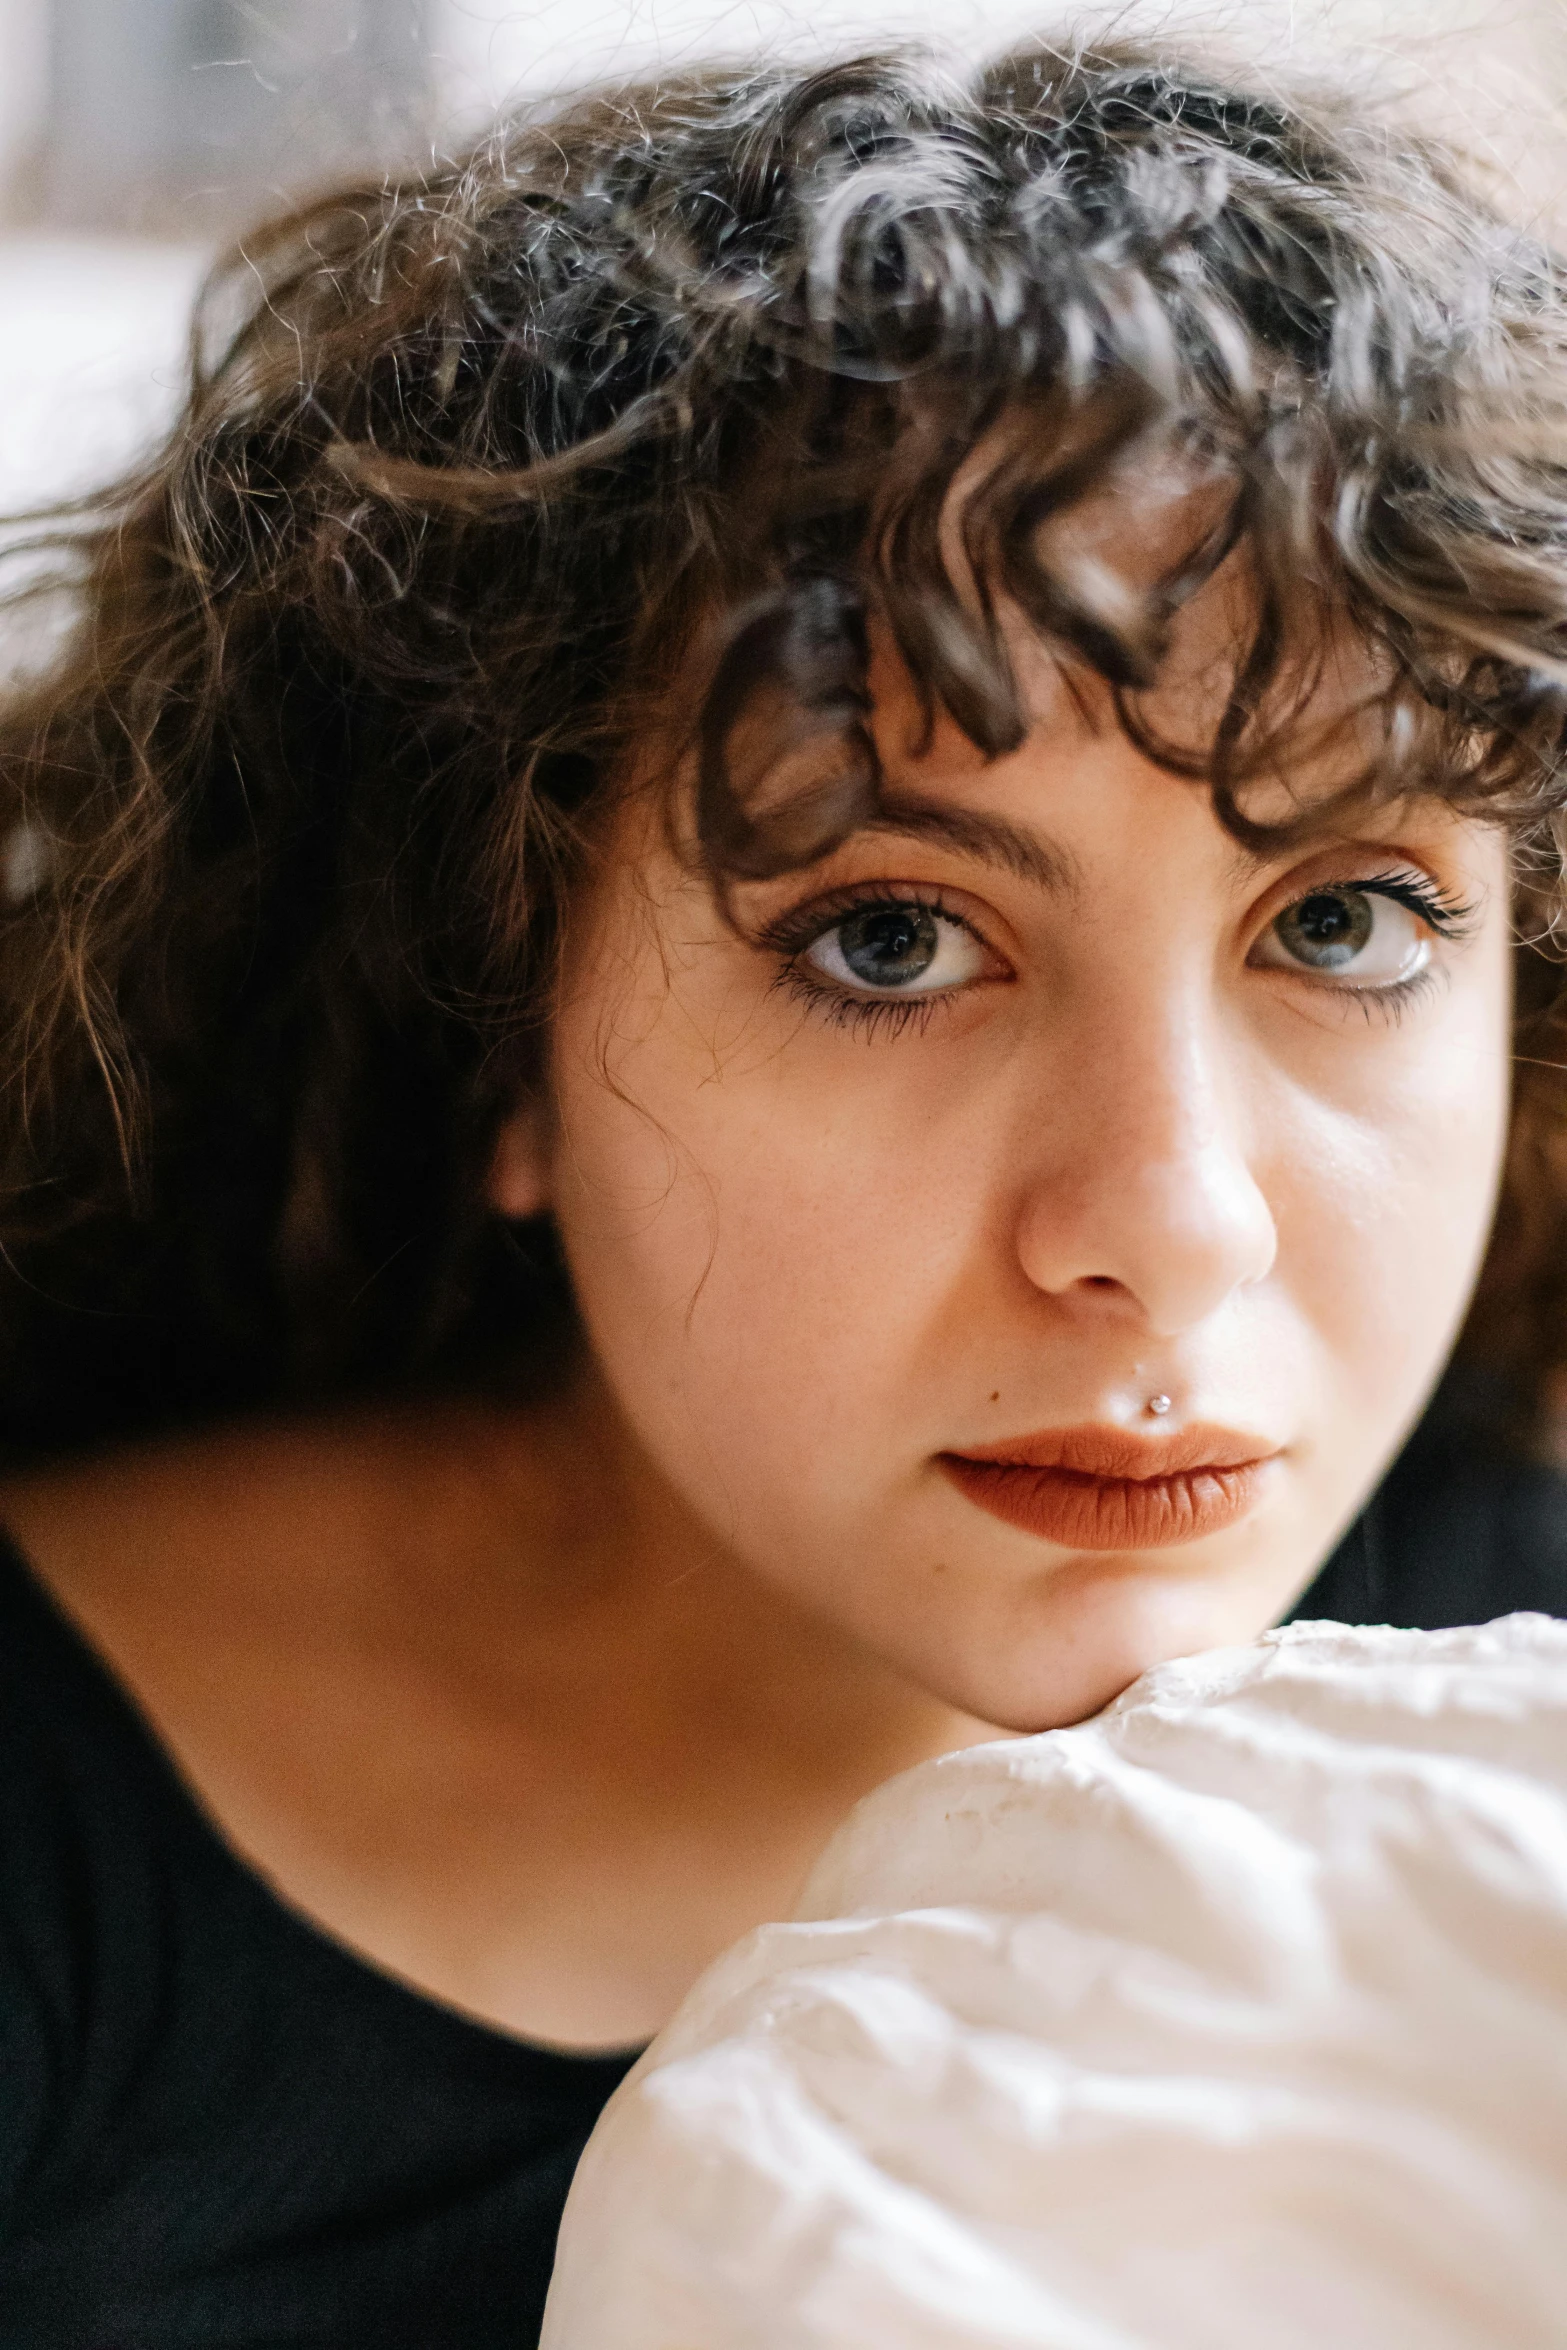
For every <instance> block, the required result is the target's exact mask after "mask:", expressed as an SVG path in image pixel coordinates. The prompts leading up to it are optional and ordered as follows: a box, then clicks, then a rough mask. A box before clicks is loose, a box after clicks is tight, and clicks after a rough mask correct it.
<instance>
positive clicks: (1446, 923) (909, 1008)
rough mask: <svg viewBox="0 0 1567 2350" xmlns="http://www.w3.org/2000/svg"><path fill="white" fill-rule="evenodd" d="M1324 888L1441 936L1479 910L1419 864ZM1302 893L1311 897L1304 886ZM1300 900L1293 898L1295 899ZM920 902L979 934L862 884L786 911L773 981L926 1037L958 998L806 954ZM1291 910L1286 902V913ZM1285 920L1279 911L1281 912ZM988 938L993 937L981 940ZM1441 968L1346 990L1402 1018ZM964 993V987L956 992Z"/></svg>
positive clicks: (866, 1021)
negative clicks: (862, 992)
mask: <svg viewBox="0 0 1567 2350" xmlns="http://www.w3.org/2000/svg"><path fill="white" fill-rule="evenodd" d="M1318 886H1319V887H1320V888H1328V889H1354V890H1360V891H1363V892H1364V893H1365V895H1366V896H1368V897H1385V898H1391V899H1393V900H1394V902H1395V903H1396V904H1398V905H1401V906H1407V907H1408V908H1409V910H1410V912H1411V913H1412V914H1415V915H1417V916H1418V917H1419V918H1420V920H1421V921H1422V922H1426V923H1429V925H1430V927H1431V929H1432V930H1433V931H1434V932H1435V933H1436V935H1437V936H1438V937H1439V938H1448V939H1454V940H1457V939H1462V938H1463V937H1464V936H1465V935H1466V934H1467V931H1468V926H1469V923H1470V921H1471V919H1472V917H1473V915H1474V911H1475V909H1474V907H1473V906H1472V905H1469V904H1467V903H1466V902H1465V901H1464V900H1462V899H1459V898H1455V897H1451V896H1449V894H1448V893H1447V892H1446V891H1445V890H1443V889H1440V888H1439V887H1438V886H1437V884H1436V883H1435V882H1434V881H1432V880H1431V879H1430V877H1429V875H1427V874H1424V873H1421V872H1419V871H1418V870H1417V869H1416V868H1415V867H1413V866H1390V867H1389V868H1388V869H1387V870H1386V871H1385V872H1381V873H1369V874H1365V875H1360V874H1357V875H1356V876H1355V877H1354V878H1353V879H1348V878H1346V879H1344V880H1341V881H1335V882H1325V883H1319V884H1318ZM1301 894H1302V896H1309V895H1310V894H1311V893H1310V892H1309V891H1303V892H1302V893H1301ZM1294 902H1295V901H1293V900H1292V901H1291V903H1294ZM905 906H918V907H920V908H921V909H922V910H923V911H924V912H926V913H928V914H939V915H940V916H941V918H942V920H943V921H945V922H955V923H956V924H957V925H958V926H959V928H960V929H963V930H966V931H968V933H969V935H970V936H971V937H973V938H979V937H980V933H979V932H978V931H977V930H976V929H975V927H974V925H973V923H972V922H969V921H968V920H966V919H965V917H964V916H963V915H962V914H958V913H954V911H953V909H952V908H951V907H950V906H949V905H948V904H947V903H946V901H945V900H944V899H943V897H942V895H941V892H940V891H939V890H934V891H928V892H927V891H921V890H918V889H897V890H893V889H860V890H845V891H843V892H842V893H841V894H840V895H838V896H836V897H833V898H829V899H827V900H825V901H824V900H822V899H820V898H818V899H817V900H815V902H814V903H813V904H811V905H809V906H806V907H802V908H798V909H796V910H795V911H793V912H791V913H788V914H783V915H780V916H779V918H778V920H777V921H776V922H773V923H770V924H769V925H768V927H767V928H766V929H765V930H764V931H762V932H761V934H760V936H759V937H758V940H757V944H758V945H759V946H760V947H762V948H763V949H765V950H766V951H768V952H770V953H772V954H775V955H779V956H781V957H782V958H783V966H782V968H781V970H780V971H779V972H778V974H777V977H776V978H775V979H774V981H773V985H774V987H775V988H777V989H778V990H779V991H780V992H781V993H783V994H785V995H790V996H793V997H794V999H795V1000H796V1001H797V1002H799V1003H803V1004H804V1005H805V1006H806V1008H807V1009H808V1010H809V1011H811V1012H812V1013H814V1014H815V1015H816V1017H817V1018H818V1019H823V1020H826V1021H827V1022H828V1023H829V1024H830V1025H831V1026H832V1027H834V1028H841V1029H850V1030H853V1031H855V1032H856V1033H857V1034H859V1035H862V1036H864V1037H866V1038H867V1039H871V1038H874V1037H876V1036H881V1035H889V1034H890V1035H893V1036H901V1035H903V1034H904V1033H905V1031H906V1030H908V1029H909V1028H910V1027H913V1028H915V1029H916V1030H917V1032H918V1033H919V1034H920V1035H923V1034H924V1033H925V1031H926V1029H928V1028H929V1026H930V1024H931V1021H932V1020H933V1019H935V1018H936V1017H937V1015H938V1014H939V1013H941V1012H943V1011H944V1010H945V1009H946V1008H947V1006H948V1004H949V1002H950V1000H951V998H950V996H947V995H926V996H919V997H908V998H904V999H902V1000H901V1001H900V1000H899V999H898V998H897V997H894V996H885V997H883V996H855V995H849V994H847V993H845V992H843V991H841V990H839V989H837V988H834V987H831V986H828V985H826V984H825V983H824V982H823V981H821V980H820V979H816V978H812V977H809V976H807V973H806V971H805V970H804V968H803V966H802V964H801V960H800V958H801V956H802V955H803V954H804V953H805V950H806V948H807V947H810V946H814V945H815V943H816V941H817V940H818V939H819V938H821V937H823V936H824V935H825V933H826V932H827V931H829V930H831V929H833V928H834V927H835V926H836V924H838V923H840V922H846V921H847V920H848V919H849V917H850V916H851V915H853V914H862V913H875V912H877V911H878V910H884V911H888V912H893V913H896V912H897V911H898V910H899V909H900V908H901V907H905ZM1286 910H1287V909H1286V908H1285V907H1280V909H1279V912H1280V913H1283V912H1285V911H1286ZM1274 919H1275V920H1277V919H1278V917H1277V916H1275V917H1274ZM981 943H982V944H984V943H987V942H985V941H983V940H981ZM1434 979H1435V974H1434V973H1433V972H1432V971H1430V970H1429V969H1428V970H1425V971H1419V972H1416V974H1415V975H1414V977H1413V978H1411V979H1401V980H1398V981H1396V982H1395V983H1394V984H1393V985H1392V986H1390V987H1372V988H1359V989H1354V990H1349V989H1346V990H1344V991H1342V992H1343V993H1344V994H1345V995H1347V996H1352V997H1353V1000H1354V1001H1355V1002H1356V1003H1358V1004H1359V1005H1360V1007H1361V1009H1362V1010H1363V1011H1364V1013H1365V1015H1366V1017H1367V1019H1369V1018H1370V1017H1371V1015H1372V1013H1373V1011H1380V1012H1383V1013H1385V1014H1386V1015H1387V1016H1388V1017H1389V1018H1391V1019H1393V1020H1397V1019H1400V1018H1401V1017H1402V1015H1403V1013H1404V1011H1405V1009H1406V1008H1407V1007H1408V1006H1409V1005H1410V1004H1412V1003H1414V1002H1415V1001H1417V999H1418V998H1419V997H1421V996H1422V995H1424V994H1425V993H1426V992H1427V991H1428V990H1429V989H1430V987H1431V986H1432V985H1433V983H1434ZM954 992H957V991H954Z"/></svg>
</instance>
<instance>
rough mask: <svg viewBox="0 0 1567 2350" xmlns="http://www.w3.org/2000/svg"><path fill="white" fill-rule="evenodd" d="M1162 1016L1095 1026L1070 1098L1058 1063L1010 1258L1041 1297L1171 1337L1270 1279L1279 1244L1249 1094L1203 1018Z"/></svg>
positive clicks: (1082, 1046)
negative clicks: (1105, 1312)
mask: <svg viewBox="0 0 1567 2350" xmlns="http://www.w3.org/2000/svg"><path fill="white" fill-rule="evenodd" d="M1146 1009H1147V1007H1146V1005H1145V1006H1143V1007H1142V1010H1143V1011H1145V1012H1146ZM1165 1012H1166V1017H1164V1018H1155V1019H1154V1020H1152V1021H1148V1020H1145V1019H1139V1018H1138V1017H1137V1016H1136V1015H1135V1013H1134V1014H1133V1015H1132V1016H1131V1017H1130V1018H1129V1019H1128V1020H1127V1021H1125V1022H1106V1021H1103V1020H1101V1021H1100V1022H1098V1023H1096V1030H1097V1033H1096V1034H1095V1035H1094V1036H1093V1037H1092V1038H1087V1037H1085V1038H1083V1039H1080V1040H1079V1048H1078V1049H1076V1050H1074V1052H1073V1053H1072V1055H1071V1059H1072V1062H1073V1064H1074V1067H1075V1075H1074V1077H1073V1079H1072V1080H1071V1081H1070V1082H1069V1083H1068V1084H1066V1085H1065V1086H1063V1085H1062V1084H1061V1083H1060V1082H1059V1079H1060V1075H1061V1071H1060V1067H1059V1064H1058V1066H1057V1070H1056V1071H1055V1072H1054V1073H1053V1075H1054V1078H1055V1082H1053V1083H1052V1084H1051V1093H1052V1096H1053V1099H1052V1102H1051V1109H1050V1115H1049V1117H1048V1119H1045V1120H1041V1121H1040V1123H1039V1127H1038V1129H1037V1136H1038V1144H1039V1147H1038V1151H1037V1156H1036V1157H1035V1160H1034V1163H1033V1165H1032V1166H1031V1169H1030V1175H1029V1181H1028V1184H1027V1189H1026V1195H1025V1197H1024V1199H1023V1201H1022V1204H1021V1210H1020V1214H1019V1219H1018V1231H1017V1248H1018V1256H1019V1259H1020V1261H1021V1263H1022V1267H1023V1270H1024V1272H1025V1273H1026V1275H1027V1276H1028V1279H1029V1280H1030V1281H1031V1282H1032V1283H1033V1284H1034V1286H1035V1287H1036V1288H1038V1289H1040V1290H1043V1291H1045V1292H1046V1293H1047V1294H1048V1295H1050V1296H1052V1297H1057V1298H1060V1299H1061V1300H1063V1302H1067V1303H1070V1304H1073V1305H1076V1306H1085V1307H1087V1306H1094V1305H1098V1306H1105V1305H1119V1306H1121V1307H1122V1308H1127V1307H1130V1308H1132V1309H1134V1310H1135V1311H1136V1312H1137V1313H1138V1314H1139V1315H1140V1317H1141V1319H1142V1321H1143V1323H1144V1324H1145V1326H1146V1327H1147V1329H1148V1330H1149V1332H1150V1333H1151V1334H1152V1335H1155V1336H1158V1337H1176V1336H1178V1335H1179V1334H1180V1333H1182V1332H1183V1331H1187V1330H1190V1329H1192V1328H1194V1327H1195V1326H1197V1325H1198V1324H1200V1323H1201V1322H1203V1321H1205V1320H1206V1319H1207V1318H1208V1316H1209V1315H1211V1314H1212V1313H1214V1312H1215V1311H1216V1310H1217V1309H1218V1308H1219V1307H1220V1306H1222V1305H1223V1304H1224V1302H1225V1300H1226V1299H1227V1298H1228V1297H1229V1296H1230V1295H1231V1294H1232V1293H1233V1292H1234V1291H1235V1290H1237V1289H1239V1288H1243V1287H1245V1286H1247V1285H1248V1284H1250V1283H1254V1282H1258V1281H1261V1280H1264V1279H1265V1278H1266V1276H1267V1275H1268V1273H1269V1272H1270V1271H1271V1270H1272V1267H1273V1262H1274V1258H1275V1256H1276V1254H1277V1249H1278V1232H1277V1228H1276V1225H1275V1222H1274V1217H1273V1211H1272V1208H1271V1207H1270V1205H1269V1203H1268V1200H1267V1198H1266V1196H1265V1195H1264V1192H1263V1190H1262V1188H1261V1186H1260V1185H1259V1183H1258V1181H1257V1179H1256V1176H1255V1174H1254V1173H1253V1169H1252V1165H1251V1156H1250V1145H1251V1140H1252V1130H1253V1129H1254V1128H1255V1125H1256V1120H1257V1105H1256V1089H1255V1087H1254V1086H1253V1087H1247V1086H1246V1085H1245V1084H1244V1083H1242V1082H1240V1077H1241V1073H1240V1072H1239V1071H1238V1070H1236V1069H1235V1068H1234V1067H1233V1066H1232V1065H1231V1057H1230V1055H1229V1053H1228V1052H1227V1050H1226V1043H1225V1039H1224V1038H1223V1036H1222V1035H1221V1034H1216V1033H1214V1032H1213V1027H1212V1024H1211V1023H1209V1024H1208V1025H1207V1026H1205V1024H1204V1021H1203V1017H1202V1013H1201V1011H1200V1009H1199V1008H1198V1007H1196V1006H1193V1005H1192V1004H1191V1003H1190V1002H1189V1001H1188V1002H1187V1003H1186V1005H1185V1006H1184V1008H1180V1007H1175V1008H1172V1007H1170V1006H1168V1005H1167V1006H1166V1007H1165ZM1243 1103H1245V1104H1246V1105H1247V1107H1246V1109H1245V1111H1244V1112H1243V1109H1242V1104H1243Z"/></svg>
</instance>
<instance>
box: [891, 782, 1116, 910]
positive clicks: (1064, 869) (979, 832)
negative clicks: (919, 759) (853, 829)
mask: <svg viewBox="0 0 1567 2350" xmlns="http://www.w3.org/2000/svg"><path fill="white" fill-rule="evenodd" d="M858 829H859V831H860V832H862V833H864V832H901V833H905V834H908V835H909V836H911V837H912V838H914V839H916V840H934V841H939V842H941V843H942V845H943V846H944V847H946V848H952V849H958V850H961V852H962V853H963V855H965V856H968V857H973V858H976V859H977V860H978V862H979V863H980V864H982V865H993V866H995V867H997V868H998V869H999V870H1000V871H1001V872H1003V873H1010V874H1012V875H1013V876H1014V878H1015V879H1017V880H1019V881H1028V882H1032V883H1033V885H1034V886H1035V888H1036V889H1043V890H1049V891H1050V892H1051V893H1052V894H1053V895H1056V896H1072V895H1074V894H1075V893H1076V892H1077V891H1078V890H1079V889H1080V888H1081V886H1082V876H1081V874H1080V872H1079V870H1078V867H1077V862H1076V859H1075V858H1073V857H1072V856H1071V855H1069V854H1068V852H1067V851H1066V850H1065V849H1063V848H1060V847H1058V846H1057V845H1056V844H1055V843H1053V842H1051V841H1048V840H1045V839H1044V838H1043V837H1042V836H1041V835H1040V834H1039V833H1037V832H1028V831H1025V830H1024V829H1023V828H1022V827H1021V826H1020V825H1017V824H1009V823H1008V822H1007V821H1006V819H1005V817H1003V816H987V815H985V814H983V813H982V812H981V811H980V810H979V809H976V808H959V807H955V806H954V805H953V804H952V802H951V801H949V800H924V799H900V798H898V797H897V796H896V795H895V794H893V793H883V795H882V796H881V798H880V799H879V800H878V802H877V804H876V807H875V808H874V809H873V811H872V812H871V814H870V815H868V816H867V817H866V819H865V822H864V823H863V824H862V825H861V826H860V827H859V828H858Z"/></svg>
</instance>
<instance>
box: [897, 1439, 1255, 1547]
mask: <svg viewBox="0 0 1567 2350" xmlns="http://www.w3.org/2000/svg"><path fill="white" fill-rule="evenodd" d="M1279 1449H1280V1448H1279V1447H1278V1445H1276V1444H1273V1443H1271V1442H1270V1441H1269V1440H1268V1439H1267V1438H1266V1437H1263V1436H1254V1435H1248V1434H1244V1433H1242V1432H1241V1431H1240V1430H1239V1429H1235V1428H1220V1427H1215V1426H1212V1425H1209V1424H1207V1423H1204V1422H1197V1423H1194V1424H1193V1425H1192V1426H1191V1427H1189V1428H1182V1429H1179V1430H1175V1431H1173V1432H1172V1433H1171V1434H1169V1435H1167V1436H1166V1435H1163V1434H1160V1435H1157V1436H1155V1435H1148V1436H1142V1435H1138V1434H1136V1433H1134V1432H1133V1431H1132V1430H1130V1429H1127V1428H1114V1427H1108V1426H1106V1425H1104V1424H1102V1423H1101V1424H1098V1425H1094V1426H1083V1427H1076V1428H1046V1429H1043V1430H1041V1431H1040V1432H1039V1433H1038V1434H1037V1435H1034V1436H1015V1437H1010V1438H1008V1439H1007V1440H1006V1441H1005V1442H1003V1443H1001V1444H987V1445H976V1446H975V1447H974V1448H973V1450H972V1451H968V1452H944V1453H940V1454H938V1455H937V1462H938V1466H939V1467H940V1468H941V1470H942V1471H943V1473H944V1474H945V1475H946V1476H947V1477H949V1478H950V1479H951V1481H952V1483H953V1484H954V1485H955V1486H956V1487H957V1489H958V1491H959V1492H960V1493H961V1494H963V1495H964V1496H965V1498H966V1499H967V1500H969V1501H972V1502H974V1503H975V1504H976V1505H977V1506H978V1507H979V1508H980V1509H983V1510H988V1511H989V1512H990V1514H991V1516H992V1517H996V1518H1000V1519H1002V1520H1003V1521H1004V1523H1005V1524H1007V1525H1009V1526H1016V1527H1018V1528H1020V1529H1021V1531H1022V1532H1023V1533H1025V1534H1034V1535H1037V1536H1039V1537H1040V1538H1041V1539H1042V1540H1044V1541H1046V1542H1055V1543H1059V1544H1061V1545H1062V1546H1063V1547H1064V1548H1065V1549H1068V1550H1167V1549H1171V1548H1173V1547H1174V1546H1175V1545H1176V1544H1177V1543H1182V1542H1198V1541H1200V1540H1201V1539H1202V1537H1203V1536H1204V1535H1207V1534H1217V1533H1219V1532H1220V1531H1222V1529H1223V1528H1224V1527H1226V1526H1233V1525H1235V1524H1237V1523H1238V1522H1239V1520H1240V1519H1242V1518H1244V1517H1245V1516H1246V1514H1247V1513H1248V1511H1250V1510H1251V1509H1253V1508H1254V1507H1255V1505H1256V1502H1257V1500H1258V1497H1259V1489H1260V1487H1261V1485H1262V1482H1263V1478H1264V1473H1265V1471H1266V1469H1267V1467H1268V1464H1269V1462H1270V1461H1271V1460H1273V1459H1274V1458H1276V1456H1277V1454H1278V1452H1279Z"/></svg>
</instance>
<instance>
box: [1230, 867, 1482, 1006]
mask: <svg viewBox="0 0 1567 2350" xmlns="http://www.w3.org/2000/svg"><path fill="white" fill-rule="evenodd" d="M1437 918H1438V919H1439V918H1440V916H1438V917H1437ZM1431 946H1432V926H1431V919H1430V917H1428V916H1427V915H1426V914H1424V913H1423V912H1417V911H1416V910H1415V907H1414V906H1412V905H1410V904H1407V903H1405V902H1403V899H1402V898H1401V897H1395V896H1394V895H1392V894H1391V892H1390V891H1388V890H1386V889H1384V888H1380V887H1377V888H1372V887H1368V886H1364V885H1357V884H1353V883H1349V882H1329V883H1325V884H1324V885H1323V886H1322V887H1321V888H1320V889H1314V890H1311V891H1309V892H1308V893H1307V895H1306V896H1305V897H1303V898H1297V899H1296V900H1295V903H1294V904H1293V905H1292V906H1286V907H1285V908H1284V910H1283V912H1282V913H1281V914H1278V915H1276V916H1275V917H1274V919H1273V921H1272V923H1271V924H1270V925H1269V927H1268V929H1267V930H1266V931H1264V933H1263V935H1262V937H1261V938H1260V939H1259V940H1258V942H1257V944H1256V946H1255V947H1254V948H1253V949H1252V952H1251V957H1250V960H1251V961H1252V963H1253V964H1257V965H1261V966H1262V967H1263V968H1264V969H1267V970H1274V971H1301V972H1309V973H1310V974H1311V976H1312V977H1313V978H1316V979H1326V980H1329V981H1332V982H1335V983H1336V984H1337V985H1339V986H1341V987H1364V988H1381V987H1398V986H1400V985H1402V983H1403V982H1404V981H1406V980H1409V979H1414V978H1416V977H1418V975H1419V974H1420V973H1421V972H1422V971H1423V970H1424V969H1425V967H1426V965H1427V963H1428V962H1429V961H1430V960H1431Z"/></svg>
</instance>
